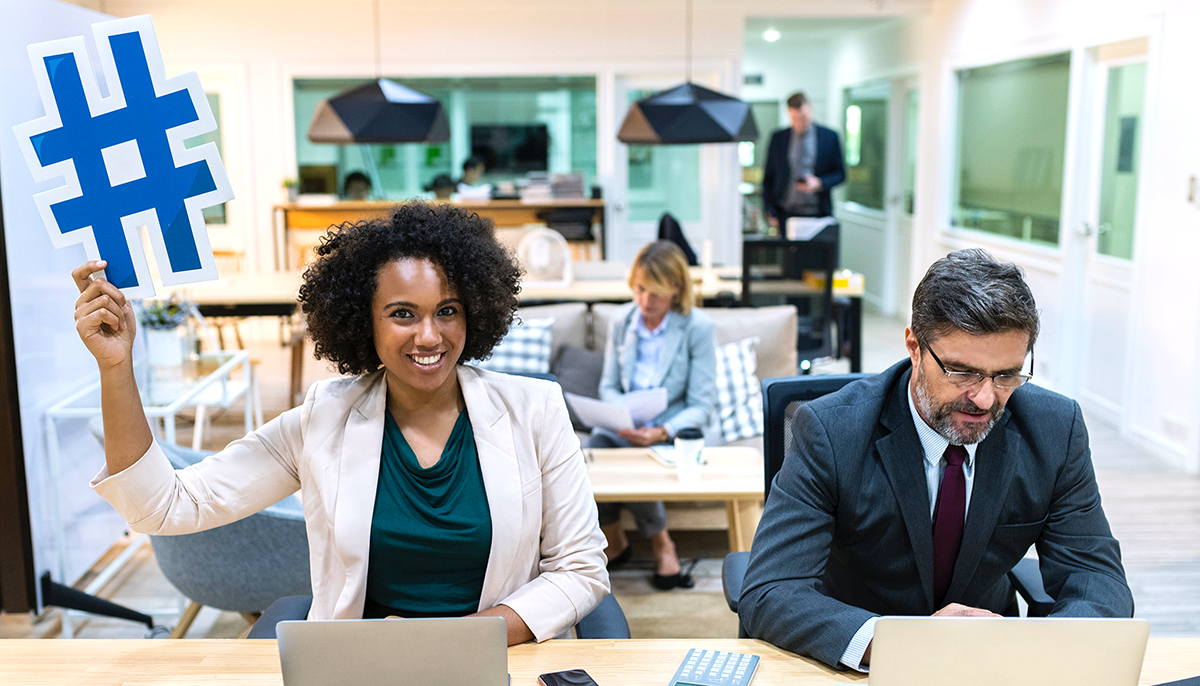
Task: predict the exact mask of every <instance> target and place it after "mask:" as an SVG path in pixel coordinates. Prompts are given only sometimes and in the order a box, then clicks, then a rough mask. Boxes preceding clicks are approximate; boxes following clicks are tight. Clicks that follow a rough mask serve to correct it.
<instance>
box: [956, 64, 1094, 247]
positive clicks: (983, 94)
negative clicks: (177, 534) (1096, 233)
mask: <svg viewBox="0 0 1200 686" xmlns="http://www.w3.org/2000/svg"><path fill="white" fill-rule="evenodd" d="M1070 68H1071V60H1070V55H1069V54H1068V53H1064V54H1058V55H1049V56H1045V57H1037V58H1033V59H1024V60H1017V61H1013V62H1005V63H1002V64H995V65H989V66H986V67H978V68H975V69H964V70H962V71H959V72H958V85H959V97H958V112H959V124H958V129H959V130H958V156H957V165H958V166H957V175H956V182H957V183H956V188H955V200H954V213H953V222H954V225H955V226H960V227H963V228H969V229H976V230H979V231H986V232H988V233H994V234H998V235H1001V236H1008V237H1011V238H1015V239H1018V240H1022V241H1029V242H1033V243H1041V244H1044V245H1058V234H1059V220H1060V214H1061V205H1062V185H1063V158H1064V155H1065V151H1066V140H1067V90H1068V84H1069V77H1070Z"/></svg>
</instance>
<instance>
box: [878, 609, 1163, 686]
mask: <svg viewBox="0 0 1200 686" xmlns="http://www.w3.org/2000/svg"><path fill="white" fill-rule="evenodd" d="M1149 635H1150V624H1149V622H1147V621H1145V620H1142V619H1058V618H1034V619H1018V618H996V617H884V618H883V619H880V620H879V622H878V623H877V624H876V625H875V639H874V641H873V642H872V644H871V674H870V677H869V679H868V681H869V683H870V684H871V686H966V685H967V684H970V685H971V686H1011V685H1013V684H1020V685H1021V686H1051V685H1053V686H1073V685H1078V686H1085V685H1086V686H1136V684H1137V682H1138V677H1139V675H1140V674H1141V671H1142V656H1143V655H1144V654H1145V652H1146V638H1147V637H1148V636H1149Z"/></svg>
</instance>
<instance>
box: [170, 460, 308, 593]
mask: <svg viewBox="0 0 1200 686" xmlns="http://www.w3.org/2000/svg"><path fill="white" fill-rule="evenodd" d="M160 445H161V446H162V449H163V452H164V453H166V455H167V459H168V460H170V461H171V464H172V466H174V467H175V468H176V469H182V468H184V467H187V466H188V465H190V464H194V463H196V462H199V461H200V460H201V459H203V458H204V457H205V456H206V455H208V454H209V453H206V452H203V451H197V450H188V449H186V448H180V447H178V446H173V445H167V444H160ZM150 543H151V545H153V546H154V556H155V558H156V559H157V561H158V566H159V568H160V569H161V570H162V573H163V576H165V577H166V578H167V580H168V581H170V582H171V584H172V585H173V586H175V588H177V589H179V592H180V593H182V594H183V595H184V596H186V597H187V598H188V599H189V600H192V601H195V602H197V603H199V604H201V605H206V606H208V607H214V608H217V609H219V610H227V611H232V612H262V611H263V610H265V609H266V608H267V606H269V605H270V604H271V603H273V602H274V601H275V600H277V599H279V598H282V597H284V596H291V595H312V586H311V581H310V577H309V566H308V536H307V534H306V533H305V530H304V511H303V507H302V506H301V505H300V502H299V501H298V500H297V499H296V498H295V497H294V496H289V497H288V498H286V499H285V500H283V501H281V502H279V503H276V504H275V505H272V506H271V507H268V508H267V509H265V510H262V511H261V512H256V513H255V514H252V515H250V516H249V517H246V518H244V519H241V520H239V521H236V522H233V523H230V524H226V525H225V526H219V527H217V528H215V529H209V530H208V531H201V532H199V533H194V534H185V535H182V536H151V537H150Z"/></svg>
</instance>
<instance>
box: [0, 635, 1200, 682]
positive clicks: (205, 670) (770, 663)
mask: <svg viewBox="0 0 1200 686" xmlns="http://www.w3.org/2000/svg"><path fill="white" fill-rule="evenodd" d="M689 648H706V649H712V650H730V651H735V652H743V653H754V654H756V655H759V656H760V658H761V662H760V663H759V668H758V672H757V673H756V674H755V676H754V680H753V681H752V682H751V686H822V685H824V684H829V685H831V686H832V685H834V684H848V683H866V677H865V676H864V675H860V674H856V673H853V672H835V671H833V670H831V669H829V668H827V667H824V666H822V665H820V664H818V663H816V662H813V661H811V660H807V659H804V658H801V657H797V656H796V655H793V654H791V653H788V652H786V651H783V650H779V649H778V648H775V647H774V646H771V645H769V644H767V643H763V642H762V641H756V640H749V639H746V640H736V639H724V640H693V639H686V640H675V639H672V640H632V641H573V640H568V641H547V642H546V643H542V644H525V645H520V646H515V647H513V648H509V650H508V671H509V673H510V674H511V675H512V684H513V686H535V685H536V684H537V676H538V675H539V674H544V673H546V672H556V671H560V670H564V669H576V668H582V669H586V670H587V671H588V673H589V674H591V676H592V678H594V679H595V680H596V682H597V683H598V684H600V685H601V686H666V684H667V683H668V682H669V681H670V678H671V676H672V675H673V674H674V673H675V669H676V668H677V667H678V666H679V662H680V661H681V660H682V659H683V656H684V655H685V654H686V653H687V650H688V649H689ZM1197 674H1200V639H1197V638H1152V639H1150V644H1149V646H1147V648H1146V661H1145V664H1144V665H1143V666H1142V676H1141V679H1140V681H1139V684H1140V686H1151V685H1153V684H1160V683H1163V682H1166V681H1173V680H1176V679H1184V678H1187V677H1191V676H1195V675H1197ZM35 683H36V684H47V685H49V684H88V685H89V686H92V685H94V686H134V685H135V684H139V685H140V684H156V685H157V686H185V685H186V686H195V684H198V683H219V684H223V685H228V686H239V685H246V686H267V685H270V686H278V685H279V684H282V683H283V679H282V677H281V675H280V668H279V653H278V650H277V648H276V646H275V641H252V640H184V641H166V640H164V641H147V640H120V641H118V640H91V641H87V640H74V641H68V640H16V639H13V640H5V641H0V684H35Z"/></svg>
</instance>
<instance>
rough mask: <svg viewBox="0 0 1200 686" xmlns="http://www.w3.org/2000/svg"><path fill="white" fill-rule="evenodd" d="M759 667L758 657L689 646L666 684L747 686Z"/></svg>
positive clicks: (677, 685) (681, 685) (675, 685)
mask: <svg viewBox="0 0 1200 686" xmlns="http://www.w3.org/2000/svg"><path fill="white" fill-rule="evenodd" d="M756 669H758V656H757V655H746V654H745V653H727V652H725V651H723V650H700V649H699V648H692V649H691V650H689V651H688V654H687V657H685V658H683V664H681V665H679V671H677V672H675V676H674V677H672V678H671V683H670V684H669V685H668V686H746V685H747V684H749V683H750V680H751V679H752V678H754V670H756Z"/></svg>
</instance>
